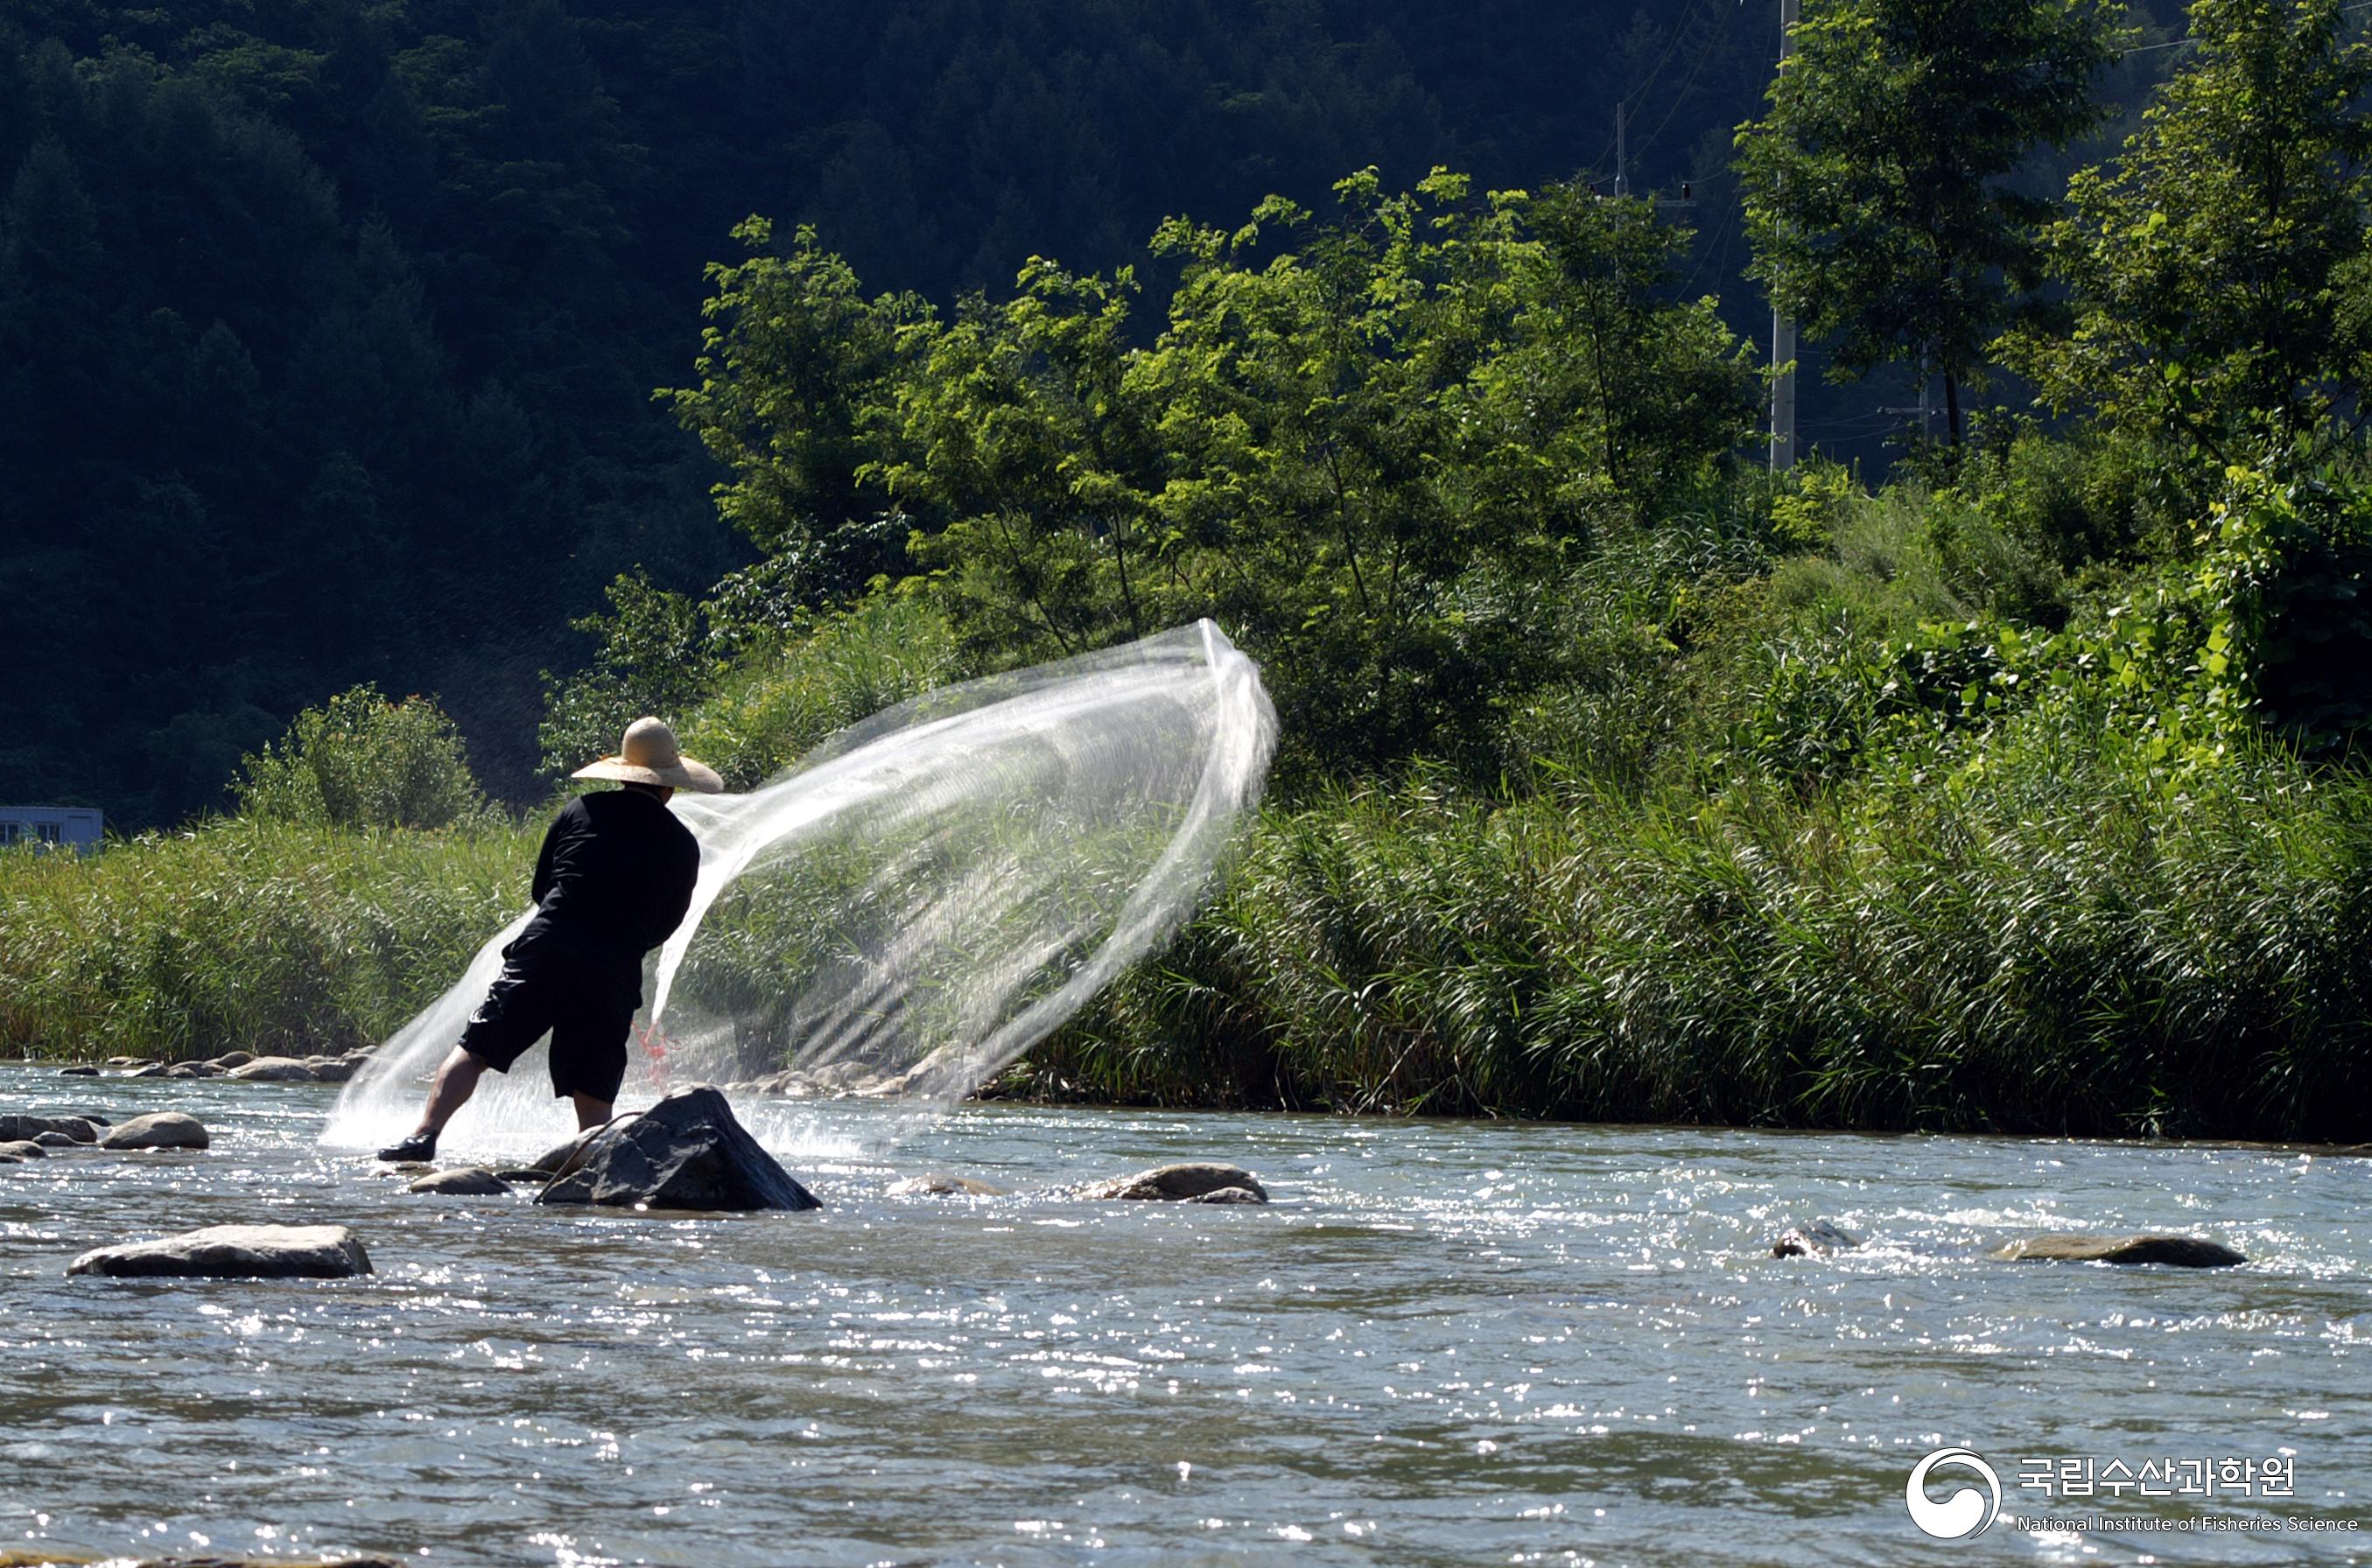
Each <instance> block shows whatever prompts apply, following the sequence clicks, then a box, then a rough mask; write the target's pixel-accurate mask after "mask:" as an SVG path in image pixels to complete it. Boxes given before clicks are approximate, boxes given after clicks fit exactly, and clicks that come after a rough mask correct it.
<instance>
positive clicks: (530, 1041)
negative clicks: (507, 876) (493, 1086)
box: [461, 935, 643, 1104]
mask: <svg viewBox="0 0 2372 1568" xmlns="http://www.w3.org/2000/svg"><path fill="white" fill-rule="evenodd" d="M642 983H643V976H642V970H641V967H640V966H639V965H637V966H635V967H634V968H633V969H631V970H622V969H621V968H620V967H619V966H617V965H615V964H604V963H599V962H596V961H594V960H591V959H588V958H586V957H585V956H584V955H582V954H580V953H578V952H576V950H575V949H573V948H569V947H564V946H562V945H561V944H560V943H559V942H557V941H554V940H552V938H550V937H544V936H540V935H522V936H521V937H520V938H519V939H518V940H517V941H516V942H513V943H512V944H511V945H510V946H509V947H506V948H504V949H503V972H502V973H501V974H500V975H499V976H497V977H496V978H495V980H494V984H493V985H491V986H489V987H488V988H487V990H486V999H485V1000H484V1001H483V1002H482V1003H480V1004H479V1005H478V1010H477V1011H476V1012H474V1013H472V1014H471V1015H470V1022H469V1026H468V1027H467V1028H464V1029H462V1031H461V1049H462V1050H464V1051H468V1052H469V1053H470V1054H471V1055H472V1056H474V1057H476V1058H477V1059H478V1060H479V1061H481V1062H483V1063H485V1064H486V1065H487V1066H489V1067H492V1068H493V1069H494V1071H495V1072H497V1073H507V1072H509V1071H510V1070H511V1063H514V1062H517V1060H518V1059H519V1058H520V1057H522V1056H524V1055H526V1054H527V1052H528V1049H529V1047H530V1046H532V1045H534V1044H535V1042H536V1041H537V1040H541V1039H542V1038H543V1036H544V1033H545V1031H547V1030H549V1031H550V1032H551V1035H552V1052H551V1062H550V1064H551V1068H552V1094H553V1095H554V1096H555V1097H559V1098H565V1097H566V1096H569V1095H572V1094H578V1095H586V1096H589V1097H590V1098H594V1099H597V1100H600V1101H602V1102H604V1103H605V1104H606V1103H610V1102H613V1101H615V1100H616V1099H617V1098H618V1088H619V1086H621V1085H622V1084H623V1083H624V1082H625V1081H626V1037H627V1036H628V1035H629V1034H631V1033H632V1032H633V1031H634V1009H635V1008H637V1007H639V1006H641V1005H643V996H642Z"/></svg>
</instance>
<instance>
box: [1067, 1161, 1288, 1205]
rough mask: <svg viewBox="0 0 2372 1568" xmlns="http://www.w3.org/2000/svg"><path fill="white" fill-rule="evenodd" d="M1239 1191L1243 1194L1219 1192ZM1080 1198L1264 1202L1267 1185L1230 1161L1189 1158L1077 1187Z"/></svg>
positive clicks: (1266, 1197)
mask: <svg viewBox="0 0 2372 1568" xmlns="http://www.w3.org/2000/svg"><path fill="white" fill-rule="evenodd" d="M1234 1193H1242V1194H1243V1196H1241V1197H1236V1196H1232V1195H1229V1196H1222V1194H1234ZM1078 1196H1080V1197H1082V1198H1129V1199H1149V1200H1154V1201H1161V1200H1167V1201H1168V1202H1173V1203H1175V1202H1189V1203H1244V1202H1252V1203H1265V1202H1268V1189H1267V1188H1265V1187H1262V1185H1261V1184H1260V1179H1259V1178H1258V1177H1256V1176H1254V1175H1253V1174H1252V1173H1251V1172H1250V1171H1249V1170H1244V1169H1242V1168H1240V1167H1236V1166H1232V1165H1213V1164H1209V1163H1207V1162H1204V1161H1201V1160H1190V1161H1187V1162H1185V1163H1184V1164H1180V1165H1163V1166H1156V1167H1154V1168H1153V1169H1151V1170H1140V1171H1138V1172H1137V1173H1136V1174H1135V1175H1134V1176H1122V1177H1115V1178H1114V1179H1111V1180H1110V1181H1099V1182H1096V1183H1094V1184H1093V1185H1091V1186H1087V1187H1083V1188H1081V1189H1079V1191H1078Z"/></svg>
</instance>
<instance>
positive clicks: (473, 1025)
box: [378, 718, 725, 1160]
mask: <svg viewBox="0 0 2372 1568" xmlns="http://www.w3.org/2000/svg"><path fill="white" fill-rule="evenodd" d="M575 776H576V777H577V778H580V779H615V780H617V781H618V782H619V783H620V784H622V785H623V787H622V788H620V789H617V790H611V791H605V792H603V793H601V794H599V795H586V796H578V797H577V798H576V799H575V800H572V801H570V802H569V803H568V804H567V805H566V806H564V807H561V811H560V817H559V819H558V820H556V821H554V822H553V823H552V828H551V830H550V831H548V832H546V833H545V834H544V835H543V851H542V853H541V854H539V855H538V856H537V857H536V863H535V889H534V897H535V902H536V912H535V914H534V916H533V918H531V919H530V920H529V922H528V923H527V926H526V929H524V930H522V931H521V932H520V933H519V934H518V935H517V938H515V939H514V940H513V941H512V942H511V943H510V945H509V946H508V947H505V948H504V949H503V972H502V974H501V975H500V976H499V977H498V978H497V979H496V980H495V981H494V985H493V986H492V987H491V988H489V989H488V991H487V993H486V999H485V1001H484V1002H483V1003H482V1004H480V1005H479V1007H478V1010H477V1011H476V1012H475V1013H472V1014H471V1016H470V1022H469V1024H468V1026H467V1027H466V1028H463V1029H462V1031H461V1039H460V1043H459V1044H458V1045H456V1046H454V1048H453V1049H452V1051H450V1052H449V1053H448V1055H447V1056H446V1058H445V1060H444V1062H443V1063H442V1064H440V1065H439V1066H438V1067H437V1069H436V1080H435V1082H433V1083H432V1084H431V1085H430V1086H429V1089H428V1103H427V1105H426V1106H425V1107H424V1109H422V1111H421V1114H420V1125H419V1127H418V1128H417V1129H416V1130H415V1131H414V1132H413V1133H412V1135H411V1136H409V1137H407V1138H405V1139H404V1140H403V1141H402V1142H401V1143H399V1144H390V1145H389V1146H388V1147H386V1148H384V1149H381V1150H380V1151H379V1152H378V1157H379V1158H381V1159H383V1160H424V1159H427V1158H429V1157H430V1156H433V1155H435V1154H436V1137H437V1134H438V1133H440V1132H444V1131H445V1124H446V1123H447V1122H448V1121H451V1120H452V1119H453V1113H454V1112H455V1111H458V1110H459V1109H461V1107H462V1106H463V1105H464V1104H466V1103H467V1102H468V1100H469V1098H470V1096H471V1093H472V1092H474V1091H475V1090H476V1088H477V1086H478V1080H479V1079H480V1078H481V1077H483V1076H484V1075H485V1073H486V1070H487V1069H488V1068H490V1067H491V1068H492V1069H494V1071H495V1072H497V1073H507V1072H509V1071H510V1068H511V1063H514V1062H517V1060H518V1059H519V1058H520V1057H521V1056H522V1055H524V1054H526V1052H527V1050H528V1048H529V1046H531V1045H533V1044H534V1043H535V1042H536V1041H537V1040H540V1039H541V1038H542V1036H543V1034H544V1032H545V1031H546V1030H550V1031H551V1034H552V1051H551V1052H550V1058H551V1068H552V1095H553V1097H554V1098H567V1099H570V1100H573V1101H575V1102H576V1125H577V1127H578V1128H579V1129H580V1130H581V1129H584V1128H588V1127H599V1126H600V1125H601V1124H602V1123H603V1122H605V1121H609V1120H610V1115H611V1113H612V1111H613V1109H614V1108H615V1106H616V1105H617V1102H618V1086H620V1085H621V1084H622V1083H624V1082H625V1077H626V1036H627V1034H628V1033H629V1032H630V1031H631V1030H632V1028H633V1027H634V1010H635V1009H636V1008H637V1007H640V1006H641V1005H643V956H644V955H645V954H646V953H648V952H649V951H650V950H651V949H652V948H654V947H657V946H658V945H659V944H660V943H662V942H664V941H666V940H667V939H668V937H669V936H670V935H673V934H674V932H675V928H676V927H677V926H678V925H680V924H681V923H683V917H684V912H685V911H687V910H688V909H690V908H691V907H692V884H693V883H694V882H695V881H697V880H698V878H699V875H700V844H699V842H698V841H696V840H695V839H693V838H692V831H691V830H690V829H688V828H686V827H685V826H684V825H683V824H682V823H681V822H679V821H678V820H676V819H675V815H674V813H672V812H670V811H669V810H668V808H667V803H668V800H669V797H670V796H673V795H674V794H675V792H676V791H677V790H679V789H691V790H697V791H699V792H701V793H702V794H703V795H713V794H715V792H716V791H718V790H721V789H723V788H724V787H725V781H724V780H722V779H720V778H718V777H717V776H716V773H715V770H714V769H711V768H709V767H707V766H705V765H703V764H702V763H699V762H695V761H692V759H691V758H689V757H686V756H684V755H683V753H682V752H681V751H680V749H678V747H677V745H676V738H675V731H674V730H672V729H669V727H668V726H666V725H665V724H663V723H661V722H660V721H659V720H657V719H655V718H639V719H636V720H635V721H634V723H633V724H631V725H628V726H626V735H625V738H624V739H623V740H622V741H621V742H620V744H619V747H618V754H617V755H616V756H614V757H604V758H602V759H601V760H600V761H598V762H594V763H591V764H590V765H588V766H586V767H582V768H579V769H577V770H576V775H575Z"/></svg>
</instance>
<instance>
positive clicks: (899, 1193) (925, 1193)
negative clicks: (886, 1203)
mask: <svg viewBox="0 0 2372 1568" xmlns="http://www.w3.org/2000/svg"><path fill="white" fill-rule="evenodd" d="M890 1196H891V1197H892V1198H957V1197H961V1198H1002V1197H1004V1196H1005V1189H1004V1188H1002V1187H991V1186H990V1185H989V1184H988V1183H987V1182H985V1181H975V1180H973V1179H971V1177H969V1176H950V1175H948V1173H947V1172H946V1171H943V1170H935V1171H932V1172H931V1173H930V1174H929V1175H927V1176H910V1177H908V1178H906V1179H905V1180H903V1181H893V1182H891V1183H890Z"/></svg>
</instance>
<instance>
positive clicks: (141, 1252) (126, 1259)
mask: <svg viewBox="0 0 2372 1568" xmlns="http://www.w3.org/2000/svg"><path fill="white" fill-rule="evenodd" d="M66 1272H67V1273H69V1274H101V1275H105V1276H107V1277H109V1278H112V1279H255V1280H285V1279H308V1280H343V1279H350V1278H352V1277H353V1276H355V1275H356V1274H367V1273H369V1272H371V1262H370V1254H368V1253H367V1252H365V1251H364V1250H363V1244H362V1242H361V1241H359V1240H358V1239H356V1237H355V1233H354V1232H353V1231H351V1230H348V1229H347V1228H346V1227H345V1226H344V1225H208V1226H206V1228H204V1229H203V1230H192V1231H187V1232H184V1233H183V1234H181V1235H180V1236H166V1237H158V1238H157V1239H156V1240H154V1241H134V1242H127V1243H125V1244H123V1245H122V1246H119V1247H101V1248H99V1249H95V1250H92V1251H89V1252H86V1253H84V1254H83V1255H82V1256H81V1257H79V1258H77V1259H76V1260H74V1261H73V1262H72V1263H70V1264H68V1265H67V1267H66Z"/></svg>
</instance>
